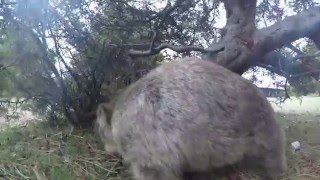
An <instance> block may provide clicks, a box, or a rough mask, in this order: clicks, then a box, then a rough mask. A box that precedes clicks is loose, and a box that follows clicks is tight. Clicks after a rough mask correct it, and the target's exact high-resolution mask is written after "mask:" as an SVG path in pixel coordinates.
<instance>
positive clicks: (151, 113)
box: [112, 58, 285, 174]
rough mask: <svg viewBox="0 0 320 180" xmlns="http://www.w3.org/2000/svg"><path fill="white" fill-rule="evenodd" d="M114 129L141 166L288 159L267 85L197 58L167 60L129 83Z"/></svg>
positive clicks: (182, 167) (181, 167) (279, 163)
mask: <svg viewBox="0 0 320 180" xmlns="http://www.w3.org/2000/svg"><path fill="white" fill-rule="evenodd" d="M112 133H113V135H114V140H115V141H116V143H117V144H118V147H119V151H120V153H121V154H122V155H123V157H124V158H125V160H127V161H129V162H131V163H134V164H135V165H136V167H137V166H138V167H145V166H148V167H149V166H150V167H153V166H155V167H161V168H162V169H167V170H170V171H174V172H176V173H178V172H180V171H207V170H208V169H210V168H218V167H223V166H225V165H229V164H234V163H236V162H238V161H240V160H242V158H244V157H249V158H251V157H259V158H262V159H263V161H262V162H261V164H262V166H265V167H266V166H268V167H266V169H267V171H270V172H267V173H269V174H270V173H271V174H272V173H273V174H279V173H280V171H282V170H283V169H284V166H285V163H284V162H285V159H284V152H283V135H282V132H281V130H280V128H279V127H278V126H277V124H276V122H275V120H274V112H273V109H272V107H271V106H270V104H269V103H268V101H267V100H266V98H265V97H264V95H263V94H262V92H260V91H259V90H258V88H257V87H256V86H255V85H253V84H251V83H250V82H249V81H247V80H245V79H244V78H242V77H240V76H239V75H237V74H235V73H232V72H231V71H229V70H227V69H225V68H223V67H221V66H218V65H215V64H213V63H211V62H207V61H203V60H198V59H194V58H193V59H184V60H183V61H182V62H170V63H165V64H164V65H161V66H159V67H158V68H156V69H154V70H153V71H151V72H150V73H149V74H147V75H145V76H144V77H143V78H141V79H140V80H138V81H137V82H136V83H134V84H133V85H131V86H130V87H128V88H127V90H126V91H125V92H124V93H123V95H122V96H121V97H120V98H119V100H118V101H117V103H116V107H115V111H114V113H113V117H112ZM272 159H273V160H274V161H275V162H273V161H272ZM269 166H273V167H269ZM271 171H272V172H271ZM178 174H179V173H178Z"/></svg>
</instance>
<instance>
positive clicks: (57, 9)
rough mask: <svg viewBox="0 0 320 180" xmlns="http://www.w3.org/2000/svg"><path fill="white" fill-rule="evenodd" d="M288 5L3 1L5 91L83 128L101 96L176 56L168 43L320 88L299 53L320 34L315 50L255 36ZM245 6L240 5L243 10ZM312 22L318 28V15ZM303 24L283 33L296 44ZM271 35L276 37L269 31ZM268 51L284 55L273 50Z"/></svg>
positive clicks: (0, 86)
mask: <svg viewBox="0 0 320 180" xmlns="http://www.w3.org/2000/svg"><path fill="white" fill-rule="evenodd" d="M243 4H246V5H245V6H243ZM316 5H317V4H316V1H312V0H304V1H287V7H288V8H291V9H290V10H293V11H294V12H300V11H302V10H306V9H308V10H309V8H311V7H314V6H316ZM223 6H224V8H223ZM238 6H239V7H238ZM249 7H250V8H249ZM282 7H283V5H282V4H281V3H280V1H277V0H272V1H254V0H253V1H239V3H230V2H229V0H224V1H221V2H220V1H209V0H185V1H184V0H175V1H167V2H165V1H155V0H149V1H137V0H121V1H114V0H104V1H101V0H78V1H75V0H63V1H62V0H51V1H48V0H33V1H17V2H12V3H11V2H7V3H5V2H4V4H2V6H1V8H0V10H1V11H0V15H1V16H2V21H1V23H0V25H1V26H0V30H1V31H0V33H1V34H0V35H1V36H0V42H1V44H0V75H1V77H3V78H1V79H0V92H1V93H0V94H1V96H2V97H11V96H14V97H24V98H27V99H29V100H32V102H33V103H32V104H33V107H34V108H33V110H35V111H36V112H37V113H40V114H45V115H46V117H47V119H48V120H49V121H50V122H52V124H56V123H57V122H56V121H57V120H58V119H61V120H64V119H67V120H69V121H70V122H71V123H72V124H73V125H75V126H82V127H90V126H91V124H92V116H90V114H92V112H94V111H95V109H96V106H97V104H98V103H100V102H107V101H110V100H111V99H112V98H114V97H115V96H116V95H117V94H118V92H120V91H121V90H122V89H123V88H125V87H126V86H127V85H129V84H131V83H133V82H135V81H136V80H138V79H139V78H140V77H142V76H143V75H144V74H145V73H147V72H148V71H149V70H151V69H153V68H155V67H156V66H157V65H158V64H159V63H161V62H163V61H164V60H165V59H166V58H167V57H168V56H167V54H165V53H163V52H162V51H161V50H162V49H163V48H161V47H168V48H169V49H170V48H171V49H173V50H175V51H177V52H181V54H179V55H178V56H191V55H197V56H198V55H200V54H199V53H195V52H193V50H195V49H196V50H197V51H200V52H202V53H203V54H201V55H204V57H209V59H210V60H217V61H219V62H218V63H219V64H221V65H224V66H226V67H227V68H229V69H231V70H233V71H234V72H236V73H239V74H242V73H243V72H244V71H246V70H247V69H248V68H250V67H252V70H253V71H259V69H258V68H256V67H257V66H260V67H262V68H265V69H267V70H269V71H270V73H267V74H266V75H274V73H276V74H279V75H281V76H284V77H286V78H288V80H289V83H290V85H292V86H297V88H295V90H296V91H299V92H303V93H307V92H308V93H309V92H316V89H315V86H313V85H310V86H309V85H308V86H309V87H310V88H307V89H304V90H302V89H303V88H302V87H303V86H304V85H305V84H306V83H309V82H310V79H308V78H305V79H303V78H304V76H303V78H300V76H297V75H298V74H301V73H303V72H306V71H309V70H310V67H315V68H318V67H316V66H313V65H311V66H310V65H308V66H305V63H302V64H301V63H300V64H299V63H298V61H296V59H295V58H296V55H297V54H298V55H299V56H301V57H302V56H305V55H308V54H314V53H316V52H317V51H316V50H317V49H316V48H317V47H318V46H317V41H314V47H313V50H311V49H312V48H307V49H309V50H300V49H299V48H296V49H295V48H294V47H290V46H289V48H288V47H287V48H284V47H281V46H280V47H278V44H281V43H282V42H280V41H279V42H277V43H274V44H272V43H273V42H275V41H272V40H267V41H266V42H267V44H265V43H266V42H258V43H256V44H254V43H252V41H253V42H257V41H258V40H261V39H264V38H262V37H261V38H260V39H259V38H258V39H255V38H256V37H252V35H254V34H259V33H260V32H258V30H259V28H261V27H266V26H269V25H270V24H271V23H274V22H281V21H282V20H283V18H284V17H285V16H286V15H287V14H286V11H285V10H284V9H283V8H282ZM237 8H238V9H239V8H240V9H239V10H241V11H234V10H235V9H237ZM246 8H248V9H246ZM225 10H226V14H227V16H226V18H227V23H226V25H225V26H224V27H223V28H222V27H221V25H219V23H220V24H221V21H222V18H223V16H224V12H225ZM237 13H240V14H237ZM232 18H242V19H241V21H240V20H239V22H241V23H236V24H233V23H234V22H237V21H235V20H232ZM252 21H253V22H252ZM310 21H311V20H310ZM315 21H316V20H315ZM283 23H285V21H284V22H283ZM300 23H301V22H300ZM280 24H281V23H280ZM308 25H310V27H309V29H311V28H313V26H311V25H312V22H311V23H309V24H308ZM284 27H287V26H284ZM281 30H283V28H281V27H280V30H279V32H281ZM303 30H305V31H308V27H305V29H303ZM255 31H257V33H254V32H255ZM296 31H297V32H298V29H289V31H287V30H286V29H285V32H288V33H292V34H289V35H288V34H287V35H286V37H280V38H278V39H281V40H283V41H288V42H289V41H290V42H292V41H294V40H296V39H297V38H299V37H296V34H299V33H295V32H296ZM308 32H309V31H308ZM263 34H266V36H268V37H271V35H270V36H269V35H268V31H265V32H264V33H260V36H262V35H263ZM271 34H272V33H271ZM302 34H306V35H309V34H308V33H307V32H306V33H302ZM272 35H274V34H272ZM238 36H241V37H239V38H238ZM260 36H259V37H260ZM314 37H317V36H316V35H314ZM271 38H272V37H271ZM286 38H289V39H286ZM290 38H291V39H290ZM266 39H267V38H266ZM268 42H269V44H268ZM243 44H246V45H245V46H243ZM258 45H261V46H262V47H258ZM215 46H217V47H215ZM177 47H180V48H177ZM279 48H281V49H279ZM255 49H256V50H255ZM132 50H135V51H134V52H135V53H133V51H132ZM263 50H265V52H263ZM137 51H138V53H137ZM160 51H161V52H160ZM269 51H272V52H271V53H274V54H275V55H276V57H274V56H268V55H269V54H266V53H268V52H269ZM299 51H301V52H302V53H300V52H299ZM146 52H147V53H146ZM148 52H150V53H148ZM237 52H241V53H240V55H239V54H238V55H237ZM297 52H299V53H297ZM254 53H257V54H254ZM137 54H138V55H137ZM139 54H140V55H139ZM141 54H143V55H141ZM256 57H260V58H256ZM261 57H262V58H261ZM252 59H254V60H255V61H253V60H252ZM257 59H258V60H257ZM298 59H299V60H300V59H302V58H298ZM256 61H258V62H256ZM303 61H304V60H303ZM308 62H312V63H314V61H313V60H312V61H308ZM309 64H310V63H309ZM3 67H5V68H3ZM319 67H320V66H319ZM310 75H311V76H312V77H313V78H314V77H316V75H317V74H316V73H315V74H310ZM291 76H295V78H290V77H291ZM252 79H253V80H254V79H255V78H252ZM316 80H317V81H318V79H316ZM297 82H298V83H297ZM299 88H300V89H299Z"/></svg>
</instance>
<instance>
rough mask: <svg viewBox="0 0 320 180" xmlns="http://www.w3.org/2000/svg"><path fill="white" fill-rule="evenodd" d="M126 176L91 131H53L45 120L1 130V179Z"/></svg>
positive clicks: (72, 179)
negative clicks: (70, 133) (70, 132)
mask: <svg viewBox="0 0 320 180" xmlns="http://www.w3.org/2000/svg"><path fill="white" fill-rule="evenodd" d="M124 176H126V171H125V170H124V169H123V167H122V166H121V163H120V160H119V159H118V158H116V157H112V156H111V155H108V154H106V153H105V152H104V151H103V148H102V145H101V144H100V143H99V142H98V141H97V137H95V135H93V133H91V132H86V131H76V132H73V133H72V135H69V133H68V132H67V131H66V130H65V131H63V130H62V131H59V133H52V132H51V131H50V129H49V128H48V126H47V124H46V123H45V122H37V123H31V124H29V125H27V126H25V127H10V128H6V129H5V130H2V131H0V179H14V180H18V179H38V180H45V179H48V180H51V179H52V180H87V179H90V180H91V179H92V180H93V179H106V178H107V179H114V180H116V179H120V178H121V177H124Z"/></svg>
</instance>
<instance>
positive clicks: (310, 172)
mask: <svg viewBox="0 0 320 180" xmlns="http://www.w3.org/2000/svg"><path fill="white" fill-rule="evenodd" d="M302 100H303V101H302V104H300V101H299V100H298V99H293V100H291V101H286V103H285V104H283V105H282V108H280V107H278V106H276V105H273V106H274V108H275V110H276V111H277V120H278V121H279V124H280V125H281V126H282V127H283V128H284V129H285V132H286V141H287V143H286V144H287V157H288V164H289V171H288V174H287V175H286V177H284V178H283V180H307V179H308V180H309V179H310V180H311V179H314V180H316V179H320V111H319V109H320V98H319V97H305V98H303V99H302ZM2 126H3V125H2ZM1 129H2V130H0V180H2V179H14V180H16V179H37V180H45V179H48V180H51V179H52V180H60V179H61V180H69V179H70V180H85V179H86V180H87V179H90V180H91V179H110V180H111V179H112V180H117V179H120V178H121V177H125V179H129V178H128V170H127V168H126V167H124V166H123V165H122V164H121V162H120V160H119V159H118V158H116V157H112V156H111V155H108V154H106V153H105V152H104V151H103V147H102V145H101V144H100V142H99V141H98V140H97V139H98V138H97V136H95V135H94V134H93V133H92V132H88V131H81V130H77V131H74V132H72V133H71V134H70V132H69V129H61V130H60V131H52V130H50V128H49V127H48V125H47V124H46V122H43V121H39V122H38V121H30V122H29V123H28V124H23V125H21V126H16V127H7V128H3V127H2V128H1ZM293 141H300V142H301V144H302V150H301V151H299V152H295V153H294V152H292V151H291V148H290V143H291V142H293ZM238 177H241V179H255V178H254V177H252V176H249V175H248V174H245V173H239V175H238ZM227 179H228V178H227ZM229 179H230V178H229Z"/></svg>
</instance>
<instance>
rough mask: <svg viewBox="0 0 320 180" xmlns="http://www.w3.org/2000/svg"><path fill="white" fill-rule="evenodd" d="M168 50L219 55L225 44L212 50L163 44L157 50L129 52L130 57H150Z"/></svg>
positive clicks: (211, 48) (217, 45)
mask: <svg viewBox="0 0 320 180" xmlns="http://www.w3.org/2000/svg"><path fill="white" fill-rule="evenodd" d="M166 48H168V49H171V50H173V51H175V52H178V53H182V52H190V51H199V52H202V53H218V52H220V51H223V50H224V46H223V44H216V45H215V47H210V48H202V47H197V46H175V45H171V44H167V43H163V44H160V45H159V46H157V47H155V48H150V49H149V50H147V51H138V50H133V49H131V50H129V55H130V56H150V55H155V54H158V53H159V52H160V51H162V50H163V49H166Z"/></svg>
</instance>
